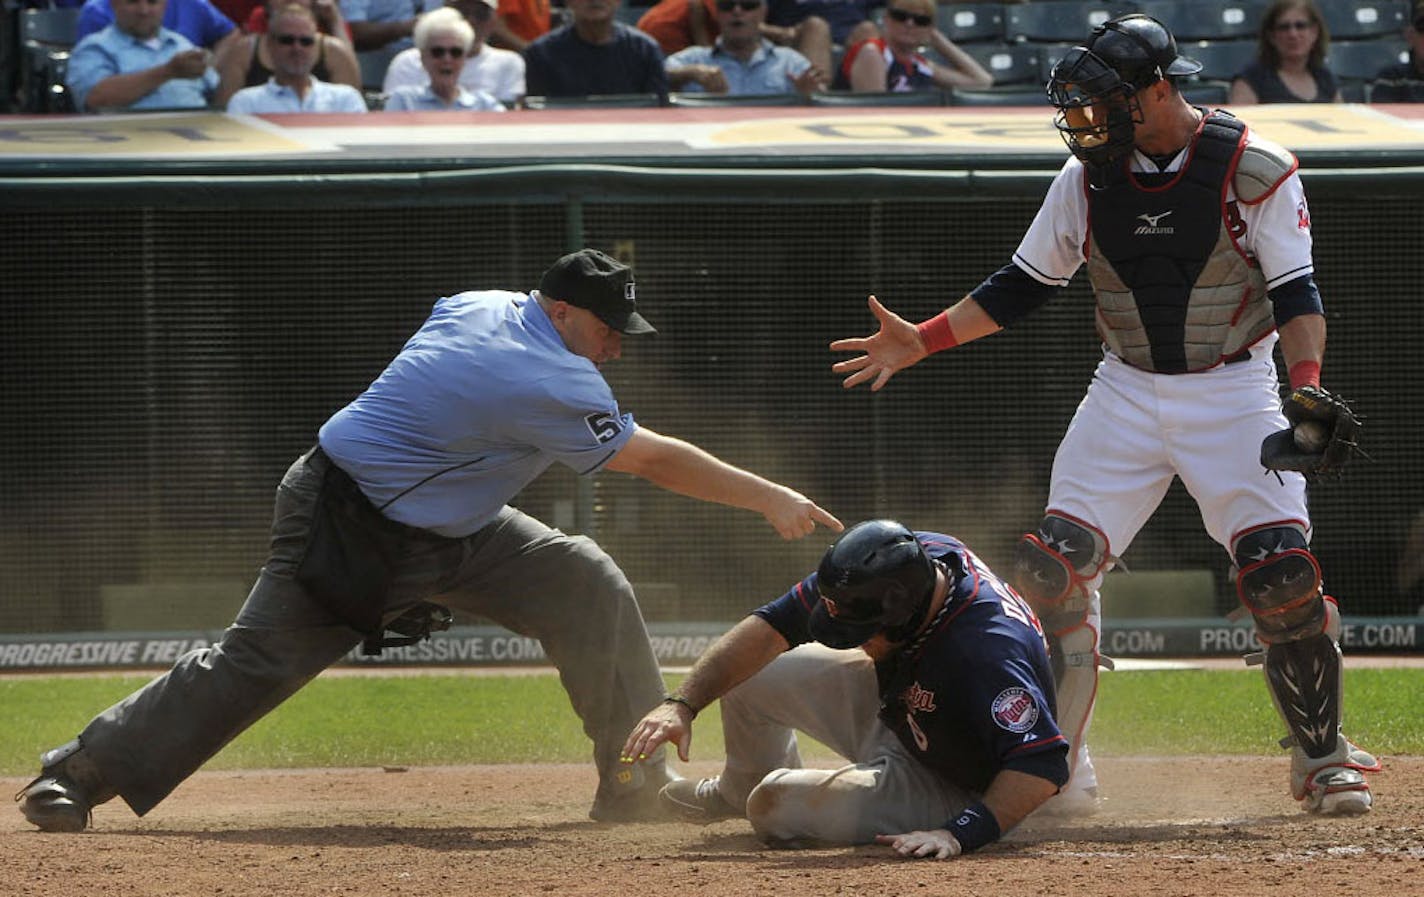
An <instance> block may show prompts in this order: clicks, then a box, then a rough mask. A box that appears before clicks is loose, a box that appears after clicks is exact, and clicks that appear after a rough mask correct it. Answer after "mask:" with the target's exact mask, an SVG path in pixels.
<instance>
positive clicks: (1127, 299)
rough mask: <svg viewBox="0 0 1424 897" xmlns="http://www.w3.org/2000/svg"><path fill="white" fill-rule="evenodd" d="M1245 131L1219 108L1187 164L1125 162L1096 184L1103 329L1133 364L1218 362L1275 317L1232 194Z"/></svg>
mask: <svg viewBox="0 0 1424 897" xmlns="http://www.w3.org/2000/svg"><path fill="white" fill-rule="evenodd" d="M1245 139H1246V126H1245V125H1243V124H1241V123H1240V122H1239V121H1237V120H1236V119H1235V118H1233V117H1231V116H1229V115H1226V114H1224V113H1220V112H1212V113H1209V114H1208V115H1207V117H1206V118H1205V119H1204V121H1203V123H1202V126H1201V129H1200V131H1199V133H1198V134H1197V138H1196V141H1195V142H1194V143H1193V145H1192V147H1191V149H1190V150H1189V153H1190V155H1189V156H1188V159H1187V162H1186V164H1185V165H1184V166H1183V167H1182V169H1181V170H1180V171H1177V172H1173V173H1170V174H1143V173H1139V174H1132V173H1129V172H1128V171H1126V169H1120V170H1118V171H1117V172H1116V173H1115V174H1114V176H1113V177H1112V178H1111V179H1110V180H1109V183H1108V184H1107V185H1106V186H1105V187H1103V188H1102V189H1099V190H1089V191H1088V214H1089V221H1090V223H1091V231H1090V234H1089V246H1088V276H1089V278H1090V279H1091V280H1092V282H1093V289H1094V292H1096V294H1097V299H1098V330H1099V333H1100V335H1101V336H1102V339H1103V342H1105V343H1107V345H1108V348H1110V349H1112V351H1113V352H1114V354H1116V355H1117V356H1118V357H1120V358H1122V360H1124V361H1126V362H1127V363H1128V364H1131V365H1132V366H1133V367H1137V368H1141V369H1143V370H1148V371H1155V372H1158V373H1164V374H1180V373H1185V372H1187V371H1195V370H1202V369H1204V368H1209V367H1211V366H1212V365H1214V364H1216V363H1217V362H1219V361H1221V360H1222V359H1223V358H1225V357H1227V356H1230V355H1234V354H1235V353H1237V352H1239V351H1241V350H1242V349H1244V348H1246V347H1247V346H1249V345H1250V344H1251V343H1252V342H1254V341H1255V340H1257V339H1259V338H1260V337H1261V336H1262V335H1264V334H1265V333H1267V332H1268V331H1269V330H1270V329H1271V327H1273V326H1274V322H1273V319H1272V317H1271V306H1270V302H1269V301H1268V300H1267V297H1266V282H1265V278H1264V277H1263V276H1262V274H1261V271H1260V269H1259V268H1258V267H1257V266H1256V265H1255V264H1254V263H1253V262H1252V261H1251V260H1249V259H1247V258H1246V256H1245V255H1244V254H1243V252H1242V250H1241V249H1239V248H1238V246H1237V242H1236V241H1237V240H1238V239H1241V238H1243V237H1244V225H1242V224H1241V223H1240V221H1241V219H1240V217H1239V215H1233V214H1232V213H1231V212H1230V211H1229V210H1228V209H1227V207H1226V204H1225V197H1226V185H1227V184H1228V183H1229V182H1230V178H1231V177H1232V176H1233V175H1234V173H1235V171H1236V162H1237V159H1238V157H1239V153H1240V150H1241V148H1242V146H1243V144H1244V143H1245ZM1233 229H1235V230H1236V231H1237V233H1234V234H1233V232H1232V231H1233Z"/></svg>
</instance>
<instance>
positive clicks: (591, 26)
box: [524, 0, 668, 99]
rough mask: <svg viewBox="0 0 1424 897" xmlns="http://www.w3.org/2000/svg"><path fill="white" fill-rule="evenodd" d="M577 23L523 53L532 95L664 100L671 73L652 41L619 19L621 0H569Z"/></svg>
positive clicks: (531, 46)
mask: <svg viewBox="0 0 1424 897" xmlns="http://www.w3.org/2000/svg"><path fill="white" fill-rule="evenodd" d="M568 7H569V11H570V12H571V13H572V14H573V22H572V23H571V24H568V25H565V26H563V27H562V28H557V29H555V30H553V31H551V32H549V33H548V34H546V35H544V36H543V37H541V38H539V39H538V40H536V41H535V42H534V43H532V44H530V45H529V49H527V50H525V51H524V63H525V66H526V69H525V79H526V82H527V84H526V86H527V87H528V89H529V95H530V96H546V97H586V96H597V95H604V94H634V93H641V94H650V93H655V94H657V95H658V96H660V97H662V98H664V99H666V97H667V92H668V81H667V72H666V71H665V70H664V69H663V54H662V51H661V50H659V49H658V45H657V44H656V43H654V42H653V39H652V38H650V37H648V36H647V35H646V34H643V33H642V32H641V31H637V30H635V29H633V28H629V27H628V26H627V25H624V24H622V23H621V22H619V21H617V19H616V18H615V13H616V12H617V10H618V0H568Z"/></svg>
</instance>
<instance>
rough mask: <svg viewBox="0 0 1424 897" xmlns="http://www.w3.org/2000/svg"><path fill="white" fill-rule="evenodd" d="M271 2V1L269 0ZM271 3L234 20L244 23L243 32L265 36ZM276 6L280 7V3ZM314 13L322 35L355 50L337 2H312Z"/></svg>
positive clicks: (348, 28)
mask: <svg viewBox="0 0 1424 897" xmlns="http://www.w3.org/2000/svg"><path fill="white" fill-rule="evenodd" d="M269 2H270V0H269ZM268 5H269V3H258V4H257V5H255V6H253V7H252V9H251V10H249V11H248V14H247V18H245V19H241V20H238V19H234V20H233V21H241V22H242V30H243V31H245V32H247V33H248V34H265V33H266V32H267V17H268V15H270V14H271V11H270V10H269V9H268V8H267V7H268ZM276 5H278V6H280V5H281V3H280V2H278V3H277V4H276ZM311 8H312V12H313V13H315V14H316V27H317V30H319V31H320V32H321V33H322V34H327V35H330V36H332V37H334V38H337V39H339V40H343V41H345V42H346V43H347V44H348V45H349V46H351V47H352V48H353V49H354V48H355V46H356V45H355V43H354V42H353V41H352V39H351V26H350V25H348V24H346V18H345V16H343V15H342V14H341V6H340V5H339V4H338V3H337V2H336V0H311Z"/></svg>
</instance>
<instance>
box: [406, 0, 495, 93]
mask: <svg viewBox="0 0 1424 897" xmlns="http://www.w3.org/2000/svg"><path fill="white" fill-rule="evenodd" d="M414 38H415V46H416V49H418V50H419V51H420V64H421V65H422V66H423V67H424V68H425V71H426V74H428V75H429V76H430V83H429V84H426V85H422V86H419V87H417V86H414V85H408V86H406V87H398V88H396V89H395V90H393V91H391V94H390V96H388V97H387V98H386V104H385V111H387V112H433V111H441V110H446V109H460V110H465V111H474V112H503V111H504V105H503V104H502V103H500V101H499V100H497V99H495V98H494V97H492V96H490V95H489V94H487V93H485V92H483V91H470V90H466V89H465V88H464V87H462V86H461V85H460V71H461V70H462V69H463V68H464V67H465V56H466V54H467V53H469V51H470V47H471V46H473V45H474V42H475V29H474V28H472V27H471V26H470V23H469V22H467V21H465V17H464V16H462V15H460V14H459V13H458V12H456V11H455V10H453V9H451V8H449V7H448V6H447V7H441V8H440V9H435V10H431V11H430V12H428V13H425V14H424V15H422V16H421V17H420V18H419V19H418V20H417V21H416V23H415V34H414Z"/></svg>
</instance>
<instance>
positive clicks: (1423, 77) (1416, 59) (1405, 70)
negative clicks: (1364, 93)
mask: <svg viewBox="0 0 1424 897" xmlns="http://www.w3.org/2000/svg"><path fill="white" fill-rule="evenodd" d="M1404 39H1405V40H1406V41H1408V42H1409V61H1408V62H1397V63H1395V64H1394V65H1391V66H1388V67H1386V68H1383V69H1380V73H1379V74H1378V75H1376V76H1375V82H1374V87H1373V88H1372V89H1371V93H1370V102H1372V103H1424V0H1419V3H1418V4H1417V5H1415V7H1414V19H1413V21H1411V22H1410V23H1409V24H1408V25H1405V26H1404Z"/></svg>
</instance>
